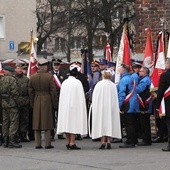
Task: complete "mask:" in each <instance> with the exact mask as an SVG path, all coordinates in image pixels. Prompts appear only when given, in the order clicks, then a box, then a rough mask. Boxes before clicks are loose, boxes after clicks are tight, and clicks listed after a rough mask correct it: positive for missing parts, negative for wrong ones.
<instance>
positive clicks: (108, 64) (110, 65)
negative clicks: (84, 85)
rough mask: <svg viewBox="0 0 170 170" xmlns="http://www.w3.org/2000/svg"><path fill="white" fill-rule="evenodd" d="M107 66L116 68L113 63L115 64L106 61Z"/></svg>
mask: <svg viewBox="0 0 170 170" xmlns="http://www.w3.org/2000/svg"><path fill="white" fill-rule="evenodd" d="M107 66H108V67H113V66H115V67H116V63H115V62H112V61H108V62H107Z"/></svg>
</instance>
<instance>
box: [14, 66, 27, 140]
mask: <svg viewBox="0 0 170 170" xmlns="http://www.w3.org/2000/svg"><path fill="white" fill-rule="evenodd" d="M23 67H24V65H23V64H21V63H16V68H15V74H14V76H15V78H16V80H17V85H18V88H19V98H18V102H19V103H20V107H18V110H19V129H18V130H19V138H20V141H21V142H29V140H28V139H27V132H28V125H29V95H28V83H29V79H28V77H26V76H25V75H24V74H23Z"/></svg>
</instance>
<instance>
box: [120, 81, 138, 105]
mask: <svg viewBox="0 0 170 170" xmlns="http://www.w3.org/2000/svg"><path fill="white" fill-rule="evenodd" d="M135 89H136V82H135V80H134V81H133V89H132V91H131V92H130V93H129V94H128V95H127V96H126V97H125V100H124V101H123V105H124V104H126V103H127V102H129V100H130V99H131V98H132V96H133V94H134V91H135Z"/></svg>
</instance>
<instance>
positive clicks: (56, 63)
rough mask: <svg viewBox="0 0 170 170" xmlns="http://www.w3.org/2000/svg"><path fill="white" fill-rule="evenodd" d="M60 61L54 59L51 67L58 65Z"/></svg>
mask: <svg viewBox="0 0 170 170" xmlns="http://www.w3.org/2000/svg"><path fill="white" fill-rule="evenodd" d="M61 63H62V61H61V60H60V59H56V60H54V61H53V65H60V64H61Z"/></svg>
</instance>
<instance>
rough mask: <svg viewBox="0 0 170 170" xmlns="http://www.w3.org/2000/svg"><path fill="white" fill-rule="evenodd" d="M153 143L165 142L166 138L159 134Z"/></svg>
mask: <svg viewBox="0 0 170 170" xmlns="http://www.w3.org/2000/svg"><path fill="white" fill-rule="evenodd" d="M152 143H164V140H163V138H161V137H159V136H158V137H157V138H155V139H153V140H152Z"/></svg>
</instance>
